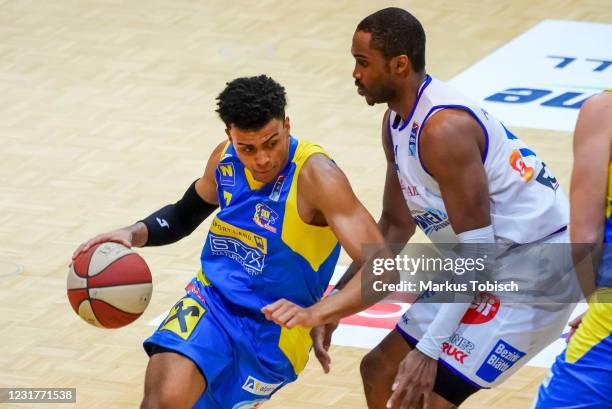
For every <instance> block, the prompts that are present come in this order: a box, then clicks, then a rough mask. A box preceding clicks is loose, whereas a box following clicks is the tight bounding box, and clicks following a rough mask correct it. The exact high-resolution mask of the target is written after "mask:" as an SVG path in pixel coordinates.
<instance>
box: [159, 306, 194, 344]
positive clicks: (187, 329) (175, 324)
mask: <svg viewBox="0 0 612 409" xmlns="http://www.w3.org/2000/svg"><path fill="white" fill-rule="evenodd" d="M205 312H206V310H205V309H204V307H202V306H201V305H200V303H198V302H197V301H196V300H194V299H193V298H191V297H184V298H183V299H181V300H180V301H179V302H177V303H176V304H175V305H174V307H172V309H171V310H170V313H169V314H168V317H166V319H165V320H164V322H163V323H162V325H161V327H160V328H159V330H160V331H164V330H167V331H172V332H174V333H175V334H176V335H178V336H179V337H181V338H183V339H184V340H187V338H189V337H190V336H191V333H192V332H193V329H194V328H195V327H196V325H198V322H199V321H200V319H201V318H202V316H203V315H204V313H205Z"/></svg>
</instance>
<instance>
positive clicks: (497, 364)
mask: <svg viewBox="0 0 612 409" xmlns="http://www.w3.org/2000/svg"><path fill="white" fill-rule="evenodd" d="M524 356H525V352H522V351H519V350H518V349H516V348H514V347H513V346H512V345H510V344H508V343H506V342H504V341H503V340H501V339H500V340H499V341H498V342H497V344H496V345H495V347H494V348H493V350H492V351H491V352H490V353H489V355H488V356H487V358H486V359H485V362H484V363H483V364H482V366H481V367H480V368H479V369H478V371H477V372H476V376H478V377H479V378H481V379H483V380H485V381H487V382H494V381H495V380H496V379H497V378H498V377H499V376H500V375H501V374H503V373H504V372H506V371H507V370H508V369H510V368H512V366H513V365H514V364H515V363H516V362H517V361H518V360H519V359H521V358H522V357H524Z"/></svg>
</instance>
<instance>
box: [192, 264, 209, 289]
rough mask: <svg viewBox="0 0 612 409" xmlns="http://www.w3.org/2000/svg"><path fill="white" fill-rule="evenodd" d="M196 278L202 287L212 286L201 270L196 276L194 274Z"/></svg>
mask: <svg viewBox="0 0 612 409" xmlns="http://www.w3.org/2000/svg"><path fill="white" fill-rule="evenodd" d="M196 277H197V278H198V281H199V282H201V283H202V284H203V285H204V286H206V287H210V286H212V283H211V282H210V280H209V279H208V277H206V274H204V271H202V269H201V268H200V269H199V270H198V274H196Z"/></svg>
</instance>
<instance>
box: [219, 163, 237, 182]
mask: <svg viewBox="0 0 612 409" xmlns="http://www.w3.org/2000/svg"><path fill="white" fill-rule="evenodd" d="M217 171H218V172H219V184H221V186H234V185H235V184H236V172H234V164H233V163H219V164H218V165H217Z"/></svg>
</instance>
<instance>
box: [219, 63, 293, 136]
mask: <svg viewBox="0 0 612 409" xmlns="http://www.w3.org/2000/svg"><path fill="white" fill-rule="evenodd" d="M226 85H227V86H226V87H225V89H224V90H223V91H222V92H221V93H220V94H219V96H218V97H217V110H216V112H217V113H218V114H219V117H221V120H222V121H223V122H224V123H225V125H226V126H227V127H228V128H229V127H230V126H231V125H234V126H236V127H238V128H240V129H244V130H258V129H261V128H262V127H264V126H265V125H266V124H267V123H268V122H270V120H272V119H285V106H286V105H287V98H286V95H285V88H284V87H283V86H282V85H280V84H279V83H278V82H276V81H274V80H273V79H272V78H270V77H268V76H267V75H259V76H257V77H242V78H236V79H235V80H233V81H231V82H228V83H227V84H226Z"/></svg>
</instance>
